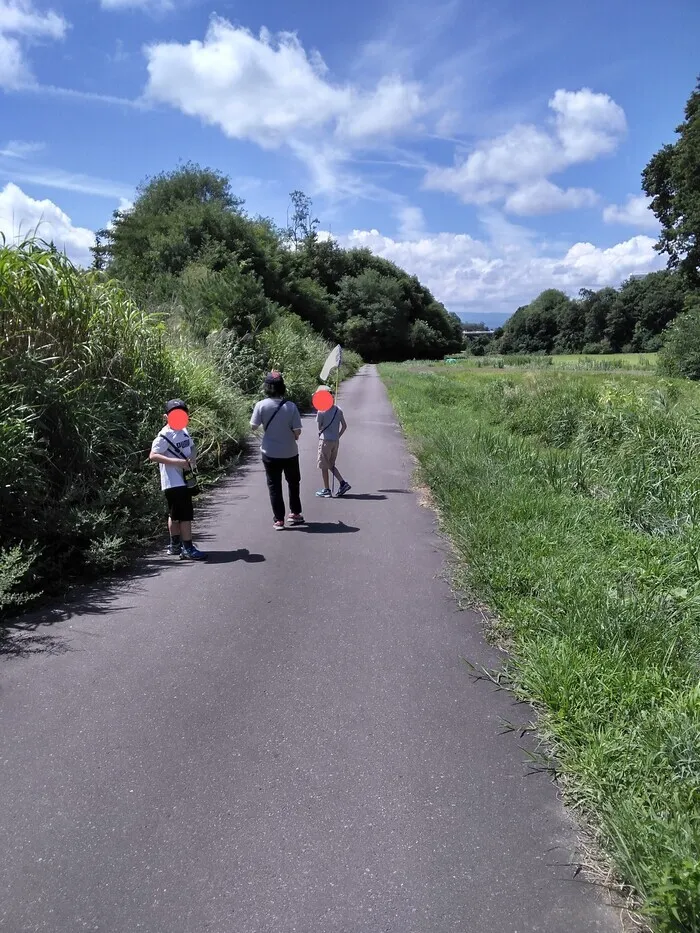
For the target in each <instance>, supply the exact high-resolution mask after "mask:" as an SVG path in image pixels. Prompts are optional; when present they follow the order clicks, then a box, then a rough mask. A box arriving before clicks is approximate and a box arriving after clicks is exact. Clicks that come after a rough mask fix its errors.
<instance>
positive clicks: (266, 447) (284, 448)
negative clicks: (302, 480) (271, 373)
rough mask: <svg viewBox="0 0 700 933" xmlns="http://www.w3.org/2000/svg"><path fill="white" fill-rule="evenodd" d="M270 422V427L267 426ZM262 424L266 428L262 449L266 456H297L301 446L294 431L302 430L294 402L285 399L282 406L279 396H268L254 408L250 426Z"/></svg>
mask: <svg viewBox="0 0 700 933" xmlns="http://www.w3.org/2000/svg"><path fill="white" fill-rule="evenodd" d="M278 408H279V412H277V409H278ZM275 412H277V414H275ZM273 415H274V418H273V417H272V416H273ZM270 419H272V420H270ZM268 424H269V425H270V427H269V428H267V427H266V426H267V425H268ZM261 425H262V427H263V428H265V433H264V434H263V439H262V443H261V444H260V449H261V450H262V452H263V454H264V455H265V456H266V457H273V458H274V459H287V458H289V457H296V456H297V454H298V453H299V448H298V447H297V441H296V438H295V437H294V433H293V432H294V431H300V430H301V415H300V414H299V409H298V408H297V406H296V405H295V404H294V402H289V401H286V400H285V401H283V402H282V403H281V407H280V400H279V399H277V398H266V399H263V400H262V402H258V404H257V405H256V406H255V408H254V409H253V415H252V417H251V419H250V426H251V427H252V428H259V427H260V426H261Z"/></svg>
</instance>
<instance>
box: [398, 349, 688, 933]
mask: <svg viewBox="0 0 700 933" xmlns="http://www.w3.org/2000/svg"><path fill="white" fill-rule="evenodd" d="M460 370H461V371H460ZM383 375H384V378H385V380H386V382H387V385H388V387H389V391H390V395H391V397H392V400H393V401H394V404H395V406H396V410H397V413H398V416H399V418H400V420H401V422H402V424H403V425H404V427H405V429H406V431H407V432H408V434H409V436H410V437H411V438H412V439H413V443H414V444H415V448H416V452H417V454H418V457H419V461H420V465H421V471H422V475H423V479H424V481H426V482H427V483H428V484H429V485H430V487H431V489H432V491H433V494H434V497H435V501H436V503H437V505H438V507H439V509H440V513H441V515H442V518H443V521H444V524H445V527H446V528H447V530H448V531H449V532H450V533H451V535H452V537H453V540H454V542H455V544H456V546H457V548H458V549H459V552H460V553H461V555H462V558H463V562H462V564H461V569H460V570H459V573H458V577H459V579H458V581H457V582H458V583H459V585H460V586H465V587H468V588H469V589H471V591H472V592H474V593H475V594H477V595H478V596H479V598H480V599H482V600H483V601H485V602H486V603H487V604H488V605H489V606H490V607H491V609H492V610H493V611H494V613H495V614H496V616H497V617H498V619H499V625H500V627H501V629H500V630H501V632H503V633H507V634H508V640H509V643H510V644H511V645H512V653H511V658H510V661H509V662H508V673H509V674H510V676H511V677H512V680H513V683H514V688H515V689H516V691H517V692H518V694H519V695H521V696H523V697H526V698H528V699H530V700H533V701H534V702H535V704H536V705H537V707H538V709H539V710H540V711H541V718H540V723H539V727H540V729H541V731H542V732H543V733H544V734H545V735H546V736H547V737H548V739H549V740H550V742H551V744H552V746H553V748H554V751H555V753H556V755H557V757H558V759H559V763H560V767H561V769H562V771H563V772H564V773H565V774H566V776H567V779H568V780H567V782H566V786H567V793H568V796H569V800H570V802H571V803H573V804H575V805H577V807H578V808H579V809H580V810H581V811H582V812H583V813H585V814H586V815H587V816H588V818H589V819H590V821H591V822H592V825H594V826H595V827H596V828H597V831H598V833H599V838H600V842H601V845H602V847H603V848H604V850H605V851H606V852H607V853H608V855H609V856H610V858H611V859H612V861H613V862H614V864H615V865H616V867H617V868H618V870H619V871H620V873H621V874H622V875H623V877H624V878H625V879H626V880H627V881H628V882H630V883H632V884H633V885H634V886H635V887H636V889H637V890H638V891H639V892H640V894H641V895H642V896H643V898H644V899H645V904H646V910H647V911H648V913H649V915H650V916H653V917H654V918H655V919H656V922H657V923H658V926H659V929H660V930H663V931H698V930H700V925H699V924H700V919H699V918H700V686H699V682H700V422H698V407H699V406H698V393H697V390H696V388H695V386H692V385H690V384H687V383H680V382H672V381H669V380H661V379H659V378H658V377H655V378H651V377H649V376H643V375H639V376H636V375H635V376H633V375H627V376H625V375H624V374H621V373H619V372H618V373H611V374H599V375H595V374H591V373H580V374H579V373H566V372H557V371H553V370H550V369H548V370H546V371H542V370H539V369H534V368H530V369H526V368H525V369H520V370H518V371H516V370H510V371H507V372H502V373H493V372H487V371H484V370H481V371H479V370H478V369H475V368H472V369H471V370H470V369H469V368H468V367H460V366H459V364H458V369H457V371H456V370H455V365H454V364H452V365H447V366H446V365H444V364H438V365H436V366H433V367H430V366H429V365H425V366H423V367H422V369H419V370H418V371H415V370H414V371H411V368H410V367H408V366H387V367H384V368H383ZM455 376H457V378H455Z"/></svg>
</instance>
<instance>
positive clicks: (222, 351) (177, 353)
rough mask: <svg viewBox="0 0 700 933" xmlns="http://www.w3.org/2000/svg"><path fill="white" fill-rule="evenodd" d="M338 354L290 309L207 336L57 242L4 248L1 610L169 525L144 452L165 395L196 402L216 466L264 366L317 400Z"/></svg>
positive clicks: (0, 252) (111, 562)
mask: <svg viewBox="0 0 700 933" xmlns="http://www.w3.org/2000/svg"><path fill="white" fill-rule="evenodd" d="M329 350H330V347H329V346H328V345H327V344H326V343H325V341H323V340H322V339H321V338H320V337H318V335H316V334H314V333H313V331H311V329H310V328H309V327H308V325H306V324H304V323H303V322H301V321H299V320H298V319H295V318H293V317H292V316H283V317H281V318H280V319H279V320H278V321H276V322H275V323H274V324H273V326H272V327H271V328H270V329H269V330H268V331H263V332H262V333H261V334H259V335H258V337H257V340H256V342H255V343H254V344H251V343H250V341H246V340H245V339H232V338H231V337H230V335H228V336H227V335H225V334H222V335H219V336H218V338H217V337H216V336H215V337H214V338H212V339H211V340H210V341H209V342H208V344H206V345H204V344H199V343H197V342H196V341H194V340H193V339H192V338H191V337H190V336H188V334H187V332H186V331H180V332H179V333H177V332H173V331H172V330H171V329H170V328H169V326H168V319H167V318H166V317H165V316H164V315H163V314H153V313H148V312H147V311H145V310H144V309H143V308H141V307H140V306H139V305H138V304H137V303H136V302H135V301H134V300H133V299H132V298H131V297H130V296H129V295H128V294H127V292H125V291H124V290H123V289H122V288H121V287H120V286H119V284H118V283H116V282H115V281H113V280H108V279H106V278H105V277H104V276H103V275H102V274H101V273H97V272H87V271H84V270H79V269H77V268H75V267H74V266H73V265H72V264H71V263H70V262H69V260H68V259H67V258H66V257H65V256H63V255H61V254H60V253H57V252H56V251H55V250H52V249H50V248H48V247H46V246H44V245H42V244H40V243H38V242H36V241H34V242H27V243H25V244H22V245H21V246H18V247H7V246H5V247H3V248H0V516H2V520H1V521H0V613H3V612H7V611H11V610H13V609H16V608H17V606H20V605H24V604H25V603H26V602H27V600H28V599H29V598H30V597H31V596H32V595H37V594H38V593H40V592H44V593H53V592H59V591H61V589H62V588H63V586H64V585H65V583H66V581H68V580H70V579H72V578H78V577H80V578H84V577H85V576H89V575H91V574H95V573H98V572H102V571H104V570H106V569H113V568H117V567H119V566H122V565H123V564H125V563H126V562H127V561H128V560H129V558H130V557H131V555H132V553H133V551H134V550H136V549H138V548H139V547H141V546H143V544H144V543H146V542H147V541H150V540H152V539H153V536H154V534H158V533H162V527H161V526H162V512H163V505H162V496H161V495H160V491H159V489H158V485H157V482H156V476H155V471H154V469H153V467H152V465H151V464H150V463H149V462H148V459H147V457H148V451H149V449H150V443H151V440H152V438H153V437H154V436H155V434H156V433H157V432H158V430H159V429H160V428H161V426H162V423H163V422H162V411H163V407H164V402H165V400H166V399H168V398H171V397H182V398H185V399H187V401H188V403H189V405H190V408H191V430H192V431H193V433H194V435H195V436H196V438H197V442H198V446H199V448H200V450H201V451H202V453H201V456H200V458H199V464H200V466H201V468H202V470H203V471H204V473H205V474H208V473H213V472H215V471H216V470H217V469H219V468H220V467H221V466H222V465H223V464H224V463H225V462H226V461H227V460H228V459H229V458H230V457H231V456H232V454H234V453H235V452H236V451H237V450H239V449H240V448H241V446H242V444H243V443H244V441H245V438H246V436H247V433H248V421H249V415H250V410H251V407H252V404H253V400H252V398H251V397H250V396H251V395H252V394H254V393H256V392H257V391H258V389H259V387H260V384H261V381H262V377H263V374H264V370H265V368H266V367H268V366H269V365H270V364H271V363H273V362H274V363H275V364H276V365H277V366H278V367H279V368H281V369H282V370H283V371H284V372H285V375H286V377H287V381H288V384H289V385H290V388H291V390H292V392H293V394H294V396H295V398H296V399H297V400H298V401H299V402H300V403H301V404H305V403H306V404H307V403H308V400H309V399H310V396H311V393H312V391H313V388H315V379H317V378H318V377H317V375H316V374H317V373H318V372H319V371H320V369H321V366H322V364H323V360H324V359H325V356H326V354H327V353H328V352H329ZM319 361H320V362H319ZM358 364H359V360H355V359H353V358H350V359H349V361H348V370H347V371H348V372H352V370H353V369H354V368H356V366H357V365H358Z"/></svg>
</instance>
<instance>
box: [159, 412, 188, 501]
mask: <svg viewBox="0 0 700 933" xmlns="http://www.w3.org/2000/svg"><path fill="white" fill-rule="evenodd" d="M166 437H167V439H168V440H169V441H170V443H171V444H172V445H173V447H176V448H177V449H178V450H179V451H180V452H181V453H182V454H183V456H184V457H186V458H187V459H191V458H192V457H193V456H194V441H193V440H192V438H191V437H190V435H189V433H188V432H187V431H186V430H183V431H173V429H172V428H171V427H168V426H167V425H166V426H165V427H164V428H163V430H162V431H161V432H160V434H159V435H158V437H156V438H155V440H154V441H153V443H152V444H151V451H152V452H153V453H154V454H162V455H163V456H164V457H173V458H174V457H175V456H176V455H175V451H174V450H171V448H170V446H169V445H168V444H166V442H165V439H166ZM158 466H159V467H160V488H161V489H175V487H177V486H185V485H186V483H185V478H184V476H183V475H182V474H183V471H184V470H186V469H187V464H186V463H185V461H184V460H183V461H182V467H174V466H166V465H165V464H164V463H159V464H158Z"/></svg>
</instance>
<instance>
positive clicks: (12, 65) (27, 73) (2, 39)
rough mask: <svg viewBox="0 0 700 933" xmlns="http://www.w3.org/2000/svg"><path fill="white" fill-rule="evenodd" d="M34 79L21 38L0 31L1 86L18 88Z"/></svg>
mask: <svg viewBox="0 0 700 933" xmlns="http://www.w3.org/2000/svg"><path fill="white" fill-rule="evenodd" d="M31 80H32V73H31V70H30V68H29V66H28V65H27V63H26V62H25V60H24V56H23V55H22V47H21V46H20V44H19V40H17V39H12V38H10V37H9V36H4V35H3V34H2V33H1V32H0V88H8V89H12V88H16V87H21V86H22V85H23V84H27V83H28V82H29V81H31Z"/></svg>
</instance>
